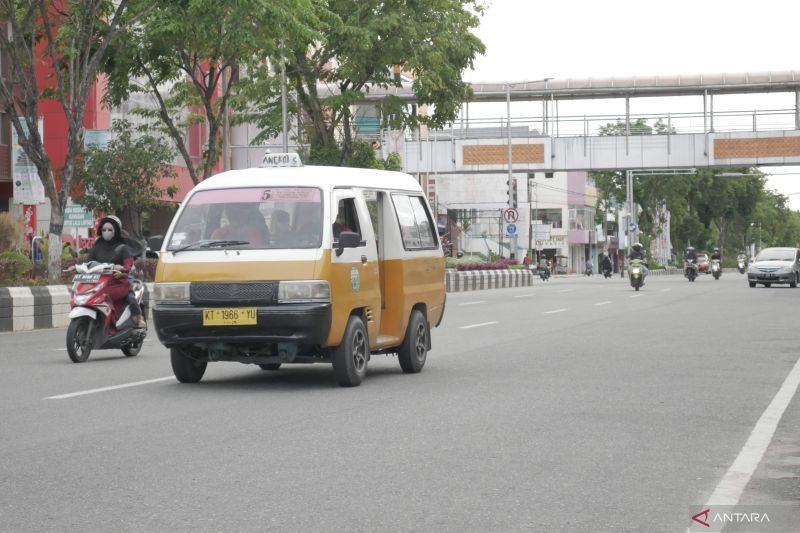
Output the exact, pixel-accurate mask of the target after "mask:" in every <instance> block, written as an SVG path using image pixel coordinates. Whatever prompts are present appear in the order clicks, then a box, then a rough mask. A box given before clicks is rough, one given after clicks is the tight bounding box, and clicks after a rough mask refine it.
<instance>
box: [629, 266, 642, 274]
mask: <svg viewBox="0 0 800 533" xmlns="http://www.w3.org/2000/svg"><path fill="white" fill-rule="evenodd" d="M641 273H642V269H641V268H639V267H634V268H632V269H631V274H636V275H639V274H641Z"/></svg>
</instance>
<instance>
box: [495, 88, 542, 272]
mask: <svg viewBox="0 0 800 533" xmlns="http://www.w3.org/2000/svg"><path fill="white" fill-rule="evenodd" d="M552 79H553V78H542V79H541V80H534V81H527V82H519V83H540V82H548V81H550V80H552ZM513 85H516V84H515V83H506V84H505V86H506V144H507V145H508V207H512V208H516V207H517V206H516V205H515V204H514V195H513V189H514V172H513V166H514V154H513V146H512V144H511V87H512V86H513ZM528 200H530V198H529V199H528ZM528 216H530V209H529V210H528ZM529 231H530V230H529ZM501 237H502V232H501ZM517 239H518V235H517V232H514V234H513V235H511V239H510V241H511V245H510V246H511V248H510V253H509V256H510V258H511V259H516V257H517Z"/></svg>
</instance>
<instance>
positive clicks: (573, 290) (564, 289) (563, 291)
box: [556, 289, 575, 292]
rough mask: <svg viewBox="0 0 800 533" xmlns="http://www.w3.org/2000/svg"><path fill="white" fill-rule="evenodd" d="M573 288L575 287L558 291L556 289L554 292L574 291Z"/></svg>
mask: <svg viewBox="0 0 800 533" xmlns="http://www.w3.org/2000/svg"><path fill="white" fill-rule="evenodd" d="M574 290H575V289H562V290H560V291H556V292H572V291H574Z"/></svg>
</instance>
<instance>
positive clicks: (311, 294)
mask: <svg viewBox="0 0 800 533" xmlns="http://www.w3.org/2000/svg"><path fill="white" fill-rule="evenodd" d="M330 301H331V286H330V285H329V284H328V282H327V281H281V282H279V283H278V303H298V302H330Z"/></svg>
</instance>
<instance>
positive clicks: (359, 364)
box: [331, 316, 369, 387]
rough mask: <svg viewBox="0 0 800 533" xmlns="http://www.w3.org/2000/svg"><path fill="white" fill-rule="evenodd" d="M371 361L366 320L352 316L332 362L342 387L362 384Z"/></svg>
mask: <svg viewBox="0 0 800 533" xmlns="http://www.w3.org/2000/svg"><path fill="white" fill-rule="evenodd" d="M368 362H369V337H368V336H367V328H366V327H364V321H363V320H361V318H359V317H357V316H351V317H350V318H349V319H348V321H347V327H345V330H344V337H342V342H341V343H339V346H337V347H336V349H335V350H334V351H333V354H332V355H331V363H332V364H333V372H334V374H335V375H336V381H337V382H338V383H339V385H341V386H342V387H357V386H359V385H361V382H362V381H363V380H364V376H365V375H366V374H367V363H368Z"/></svg>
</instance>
